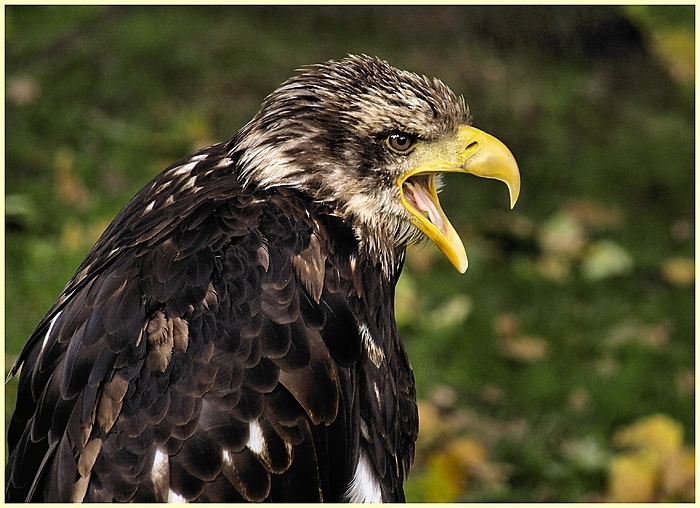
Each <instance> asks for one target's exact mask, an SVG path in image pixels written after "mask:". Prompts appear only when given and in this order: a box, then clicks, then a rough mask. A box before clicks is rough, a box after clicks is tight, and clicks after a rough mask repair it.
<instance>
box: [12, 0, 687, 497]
mask: <svg viewBox="0 0 700 508" xmlns="http://www.w3.org/2000/svg"><path fill="white" fill-rule="evenodd" d="M5 28H6V32H5V37H6V55H5V56H6V118H5V120H6V139H5V141H6V147H5V149H6V157H5V162H6V167H5V186H6V196H5V197H6V203H5V211H6V237H5V240H6V274H5V275H6V279H5V292H6V294H5V298H6V304H5V305H6V307H5V312H6V325H5V326H6V329H5V332H6V342H5V346H6V351H5V370H6V372H7V370H8V369H9V367H10V366H11V365H12V363H13V361H14V359H15V358H16V355H17V354H18V353H19V351H20V349H21V347H22V345H23V343H24V341H25V340H26V339H27V337H28V336H29V335H30V333H31V331H32V329H33V327H34V326H35V325H36V323H37V322H38V321H39V319H40V318H41V316H42V315H43V314H44V313H45V312H46V310H47V309H48V308H49V307H50V305H51V304H52V302H53V301H54V299H55V298H56V297H57V295H58V294H59V293H60V291H61V289H62V288H63V286H64V285H65V283H66V282H67V281H68V279H69V278H70V277H71V275H72V274H73V273H74V271H75V269H76V268H77V266H78V265H79V263H80V261H82V258H83V257H84V255H85V254H86V253H87V251H88V250H89V248H90V247H91V245H92V244H93V243H94V241H95V240H96V239H97V237H98V236H99V234H100V233H101V232H102V231H103V230H104V228H105V227H106V226H107V224H108V223H109V221H110V220H111V219H112V218H113V217H114V216H115V215H116V214H117V212H118V211H119V210H120V208H121V207H122V206H123V205H124V204H125V203H126V202H127V201H128V199H129V198H130V197H131V196H132V195H133V194H134V193H135V192H136V191H137V190H138V189H139V188H140V187H141V186H142V185H143V184H145V183H146V182H147V181H148V180H149V179H150V178H152V177H153V176H154V175H155V174H156V173H157V172H159V171H160V170H161V169H163V168H164V167H166V166H167V165H168V164H169V163H171V162H173V161H175V160H177V159H179V158H180V157H182V156H184V155H186V154H188V153H190V152H191V151H193V150H194V149H196V148H200V147H203V146H206V145H208V144H210V143H213V142H217V141H222V140H226V139H229V138H230V137H232V136H233V134H234V133H235V132H236V131H237V130H238V129H239V128H240V127H241V126H242V125H243V124H244V123H245V122H246V121H248V120H249V119H250V118H251V117H252V116H253V115H254V114H255V112H256V111H257V109H258V108H259V106H260V103H261V101H262V100H263V98H264V97H265V96H266V95H267V94H268V93H269V92H271V91H272V90H273V89H274V88H275V87H276V86H277V85H279V84H280V83H281V82H282V81H283V80H285V79H286V78H287V77H289V76H290V75H292V74H293V73H294V70H295V69H297V68H299V67H301V66H303V65H306V64H310V63H315V62H320V61H324V60H326V59H329V58H342V57H343V56H344V55H346V54H347V53H366V54H370V55H376V56H379V57H381V58H384V59H386V60H388V61H389V62H390V63H392V64H393V65H395V66H397V67H400V68H404V69H408V70H412V71H415V72H418V73H422V74H426V75H428V76H436V77H439V78H441V79H442V80H443V81H445V82H446V83H447V84H448V85H449V86H450V87H451V88H452V89H453V90H454V91H455V92H456V93H458V94H463V95H464V96H465V99H466V101H467V103H468V104H469V105H470V107H471V111H472V113H473V117H474V124H475V125H476V126H477V127H479V128H481V129H483V130H485V131H487V132H489V133H491V134H493V135H495V136H497V137H498V138H499V139H501V140H502V141H504V142H505V143H506V144H507V145H508V146H509V148H510V149H511V151H512V152H513V153H514V155H515V157H516V159H517V160H518V163H519V165H520V169H521V173H522V181H523V183H522V193H521V197H520V200H519V202H518V204H517V206H516V208H515V210H514V211H512V212H511V211H508V206H507V202H508V199H507V191H506V189H505V187H503V186H502V185H500V184H498V183H495V182H489V181H484V180H477V179H474V178H470V177H464V176H455V177H454V178H452V177H448V178H447V179H446V183H447V185H446V190H445V192H444V193H443V194H442V198H441V199H442V203H443V207H444V209H445V210H446V212H447V214H448V216H450V218H451V220H452V221H453V223H454V224H455V227H456V228H457V229H458V231H459V232H460V234H461V235H462V237H463V239H464V240H465V244H466V247H467V251H468V253H469V256H470V268H469V270H468V271H467V273H466V274H465V275H464V276H458V274H457V273H456V272H455V271H454V269H453V268H452V267H451V266H450V265H449V263H448V262H447V261H446V260H444V259H443V258H442V256H441V255H439V253H437V251H436V250H435V249H434V248H433V246H426V247H423V248H420V249H414V250H411V252H410V253H409V257H408V262H407V269H406V271H405V275H404V276H403V277H402V280H401V282H400V286H399V289H398V291H397V315H398V320H399V324H400V327H401V331H402V335H403V337H404V340H405V342H406V344H407V347H408V349H409V355H410V357H411V361H412V363H413V367H414V370H415V374H416V378H417V383H418V393H419V397H420V399H421V402H420V407H421V436H420V438H419V442H418V455H417V459H416V464H415V465H414V467H413V470H412V472H411V476H410V478H409V481H408V483H407V486H406V490H407V497H408V500H409V501H557V502H576V501H607V500H618V501H652V500H657V501H682V500H686V501H687V500H692V499H694V483H693V478H694V450H693V448H692V443H694V440H695V407H694V398H695V391H694V389H695V377H694V363H695V362H694V360H695V344H694V337H695V336H694V327H695V322H694V307H695V301H694V288H695V278H694V245H695V240H694V239H695V231H694V227H695V210H694V199H695V170H694V150H695V144H694V141H695V111H694V108H695V105H694V91H695V81H694V78H695V71H694V63H695V60H694V58H695V55H694V48H695V25H694V7H693V6H666V7H654V6H627V7H607V6H583V7H573V6H560V7H558V6H440V7H438V6H435V7H426V6H361V7H360V6H355V7H349V6H277V7H272V6H268V7H263V6H257V7H248V6H216V7H186V6H174V7H173V6H170V7H153V6H151V7H135V6H134V7H132V6H111V7H103V6H79V7H75V6H74V7H60V6H49V7H41V6H6V7H5ZM15 392H16V381H12V382H10V383H9V384H7V385H6V419H7V418H8V415H9V414H11V411H12V408H13V407H14V397H15ZM655 415H656V416H655ZM650 429H651V430H650ZM630 436H632V437H630ZM640 436H641V437H640ZM650 436H651V437H650ZM691 475H692V476H691ZM689 478H690V479H689ZM626 496H627V497H626ZM630 496H631V497H630ZM635 496H636V497H635Z"/></svg>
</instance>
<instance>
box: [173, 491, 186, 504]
mask: <svg viewBox="0 0 700 508" xmlns="http://www.w3.org/2000/svg"><path fill="white" fill-rule="evenodd" d="M186 502H187V499H185V498H184V497H182V496H181V495H180V494H178V493H177V492H173V491H172V489H170V490H168V503H186Z"/></svg>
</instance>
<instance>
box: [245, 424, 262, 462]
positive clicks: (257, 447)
mask: <svg viewBox="0 0 700 508" xmlns="http://www.w3.org/2000/svg"><path fill="white" fill-rule="evenodd" d="M246 446H247V447H248V449H249V450H250V451H251V452H253V453H254V454H256V455H258V456H261V457H265V456H266V454H267V443H266V442H265V438H264V437H263V433H262V429H261V428H260V424H259V423H258V422H257V421H255V422H252V423H251V424H250V437H248V443H247V444H246Z"/></svg>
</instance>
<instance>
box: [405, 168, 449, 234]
mask: <svg viewBox="0 0 700 508" xmlns="http://www.w3.org/2000/svg"><path fill="white" fill-rule="evenodd" d="M402 189H403V196H404V199H405V200H406V203H407V204H408V205H410V207H411V208H413V210H409V211H413V212H414V214H415V213H416V212H417V213H418V214H420V215H422V216H423V217H424V218H425V219H427V220H428V221H430V223H431V224H432V225H433V226H435V228H436V229H437V230H438V231H440V232H441V233H442V234H443V235H446V234H447V232H448V231H447V226H446V221H445V220H443V217H444V214H442V213H440V208H439V206H440V204H439V202H438V201H437V188H436V185H435V174H430V173H428V174H425V173H423V174H418V175H414V176H411V177H409V178H407V179H406V180H405V181H404V182H403V184H402Z"/></svg>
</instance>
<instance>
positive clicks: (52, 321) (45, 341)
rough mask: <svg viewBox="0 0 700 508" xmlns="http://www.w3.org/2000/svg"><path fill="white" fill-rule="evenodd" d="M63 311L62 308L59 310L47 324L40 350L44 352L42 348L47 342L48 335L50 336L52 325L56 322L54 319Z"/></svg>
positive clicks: (56, 319)
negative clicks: (47, 327)
mask: <svg viewBox="0 0 700 508" xmlns="http://www.w3.org/2000/svg"><path fill="white" fill-rule="evenodd" d="M62 313H63V311H62V310H59V311H58V312H57V313H56V315H55V316H54V318H53V319H52V320H51V324H50V325H49V329H48V330H46V335H44V342H42V343H41V352H42V353H43V352H44V348H46V344H48V342H49V337H50V336H51V331H52V330H53V326H54V325H55V324H56V321H58V318H59V317H61V314H62Z"/></svg>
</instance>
